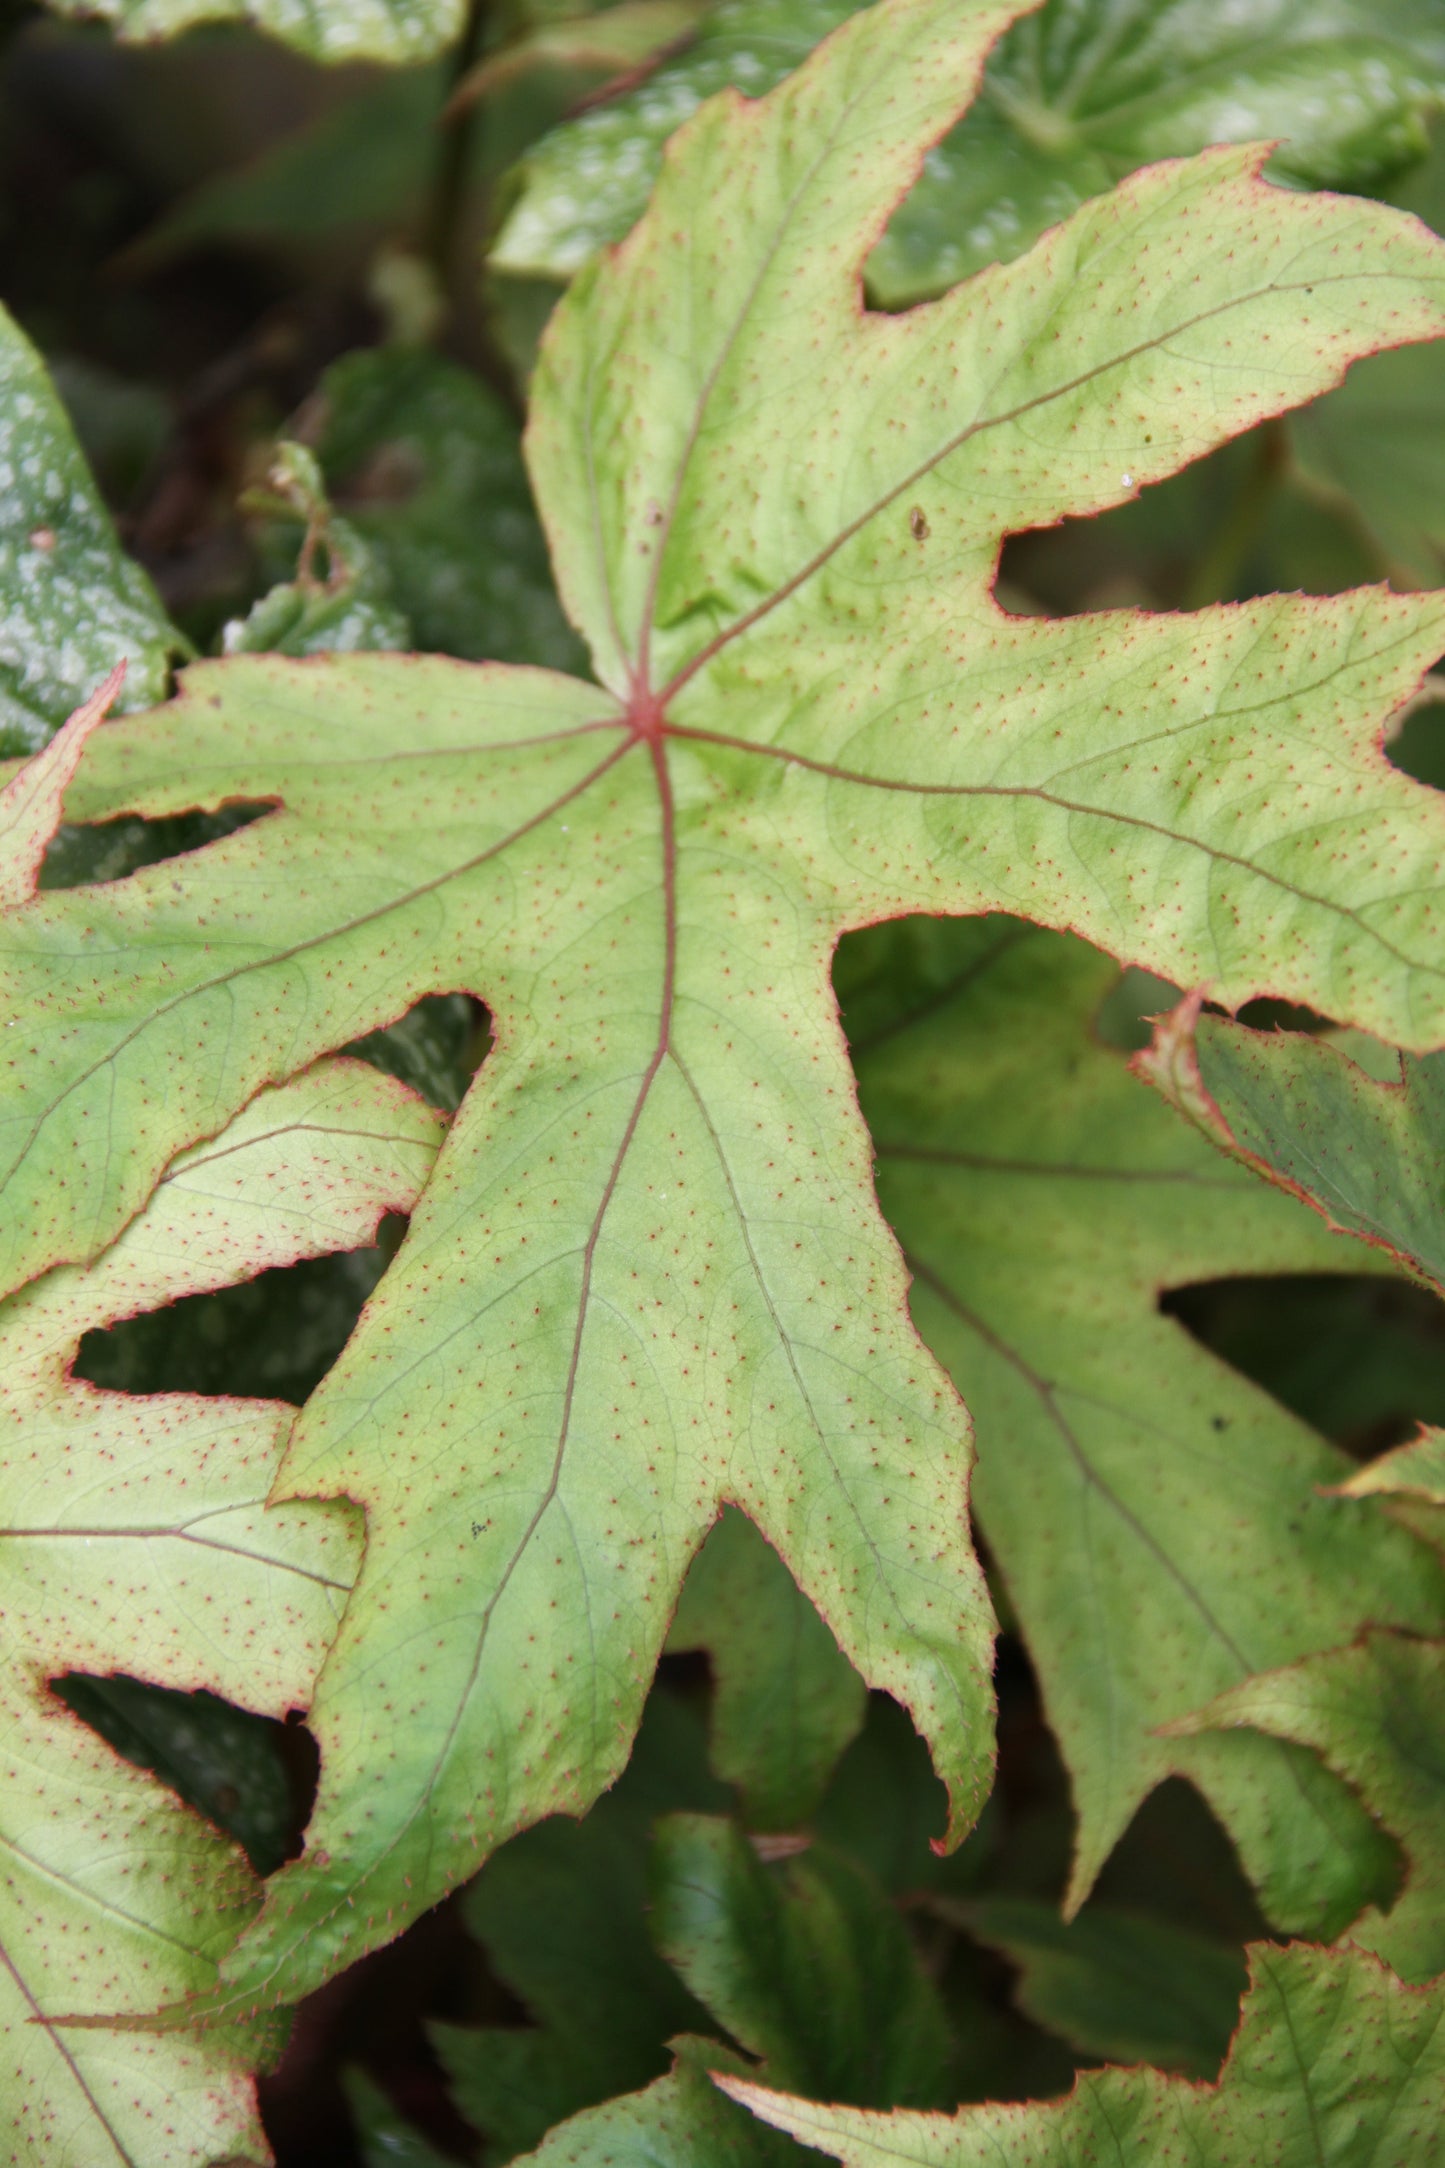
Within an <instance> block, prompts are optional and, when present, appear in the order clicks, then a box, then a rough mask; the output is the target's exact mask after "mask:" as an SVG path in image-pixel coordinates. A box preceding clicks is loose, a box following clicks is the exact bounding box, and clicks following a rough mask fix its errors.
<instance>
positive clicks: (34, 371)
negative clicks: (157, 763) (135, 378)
mask: <svg viewBox="0 0 1445 2168" xmlns="http://www.w3.org/2000/svg"><path fill="white" fill-rule="evenodd" d="M180 645H181V641H180V637H179V635H178V634H177V633H176V632H175V631H174V629H173V628H172V626H171V625H170V623H169V621H168V620H167V617H166V614H165V612H164V610H163V609H162V608H161V605H160V601H159V599H158V597H157V595H156V593H155V590H154V588H153V587H152V586H151V583H150V581H149V580H148V579H147V578H146V576H145V574H144V572H142V570H141V568H140V566H139V565H137V564H134V563H132V561H131V560H130V559H129V558H128V557H127V556H126V555H125V553H124V552H123V550H122V549H121V546H120V543H119V541H118V540H117V539H116V533H115V529H114V528H113V527H112V525H111V522H110V515H109V514H108V512H107V511H106V509H105V506H104V505H103V504H102V502H101V499H100V493H99V491H98V490H97V489H96V486H95V482H94V480H93V479H92V477H91V474H90V472H89V469H88V468H87V466H86V464H85V459H84V457H83V455H82V453H81V450H80V447H79V445H78V444H77V443H76V441H75V435H74V432H73V430H72V429H71V426H70V421H69V418H68V416H67V415H66V412H65V409H64V407H63V406H62V405H61V403H60V400H59V398H58V396H57V394H56V391H55V387H54V385H53V384H52V383H51V381H50V378H49V376H48V374H47V373H46V369H45V364H44V363H43V362H42V360H41V359H40V356H39V355H38V354H37V353H36V351H35V349H34V347H33V346H32V345H31V344H30V341H29V340H28V339H27V338H26V337H25V335H24V333H23V332H21V331H20V329H19V328H18V327H17V325H16V324H15V323H14V321H13V319H12V318H11V317H10V316H8V315H7V314H6V312H5V311H4V310H3V309H0V757H3V756H5V755H8V754H14V753H27V752H33V751H34V750H35V749H36V748H37V747H39V746H42V745H44V744H45V743H46V741H47V740H48V739H49V738H51V737H52V736H53V735H54V733H55V732H56V730H58V729H59V727H60V725H61V724H62V723H63V722H64V721H65V718H66V716H67V715H68V714H69V713H70V712H71V710H72V709H73V708H75V707H78V706H79V705H80V704H81V702H82V701H83V700H85V699H86V698H87V697H88V696H89V695H90V694H91V693H92V692H93V691H94V689H95V687H96V685H97V684H98V683H99V681H100V680H101V679H102V678H103V677H104V676H105V675H106V673H107V672H108V671H110V670H113V669H114V668H115V666H116V664H117V663H120V662H124V663H125V665H126V674H125V685H124V690H123V693H122V694H121V699H122V704H123V705H124V706H125V707H127V708H132V709H134V708H143V707H146V706H148V705H149V704H150V702H152V701H154V700H159V699H162V698H163V697H164V694H165V689H166V678H167V674H168V671H169V668H170V658H171V655H172V654H173V653H174V652H175V650H176V649H177V648H178V647H179V646H180Z"/></svg>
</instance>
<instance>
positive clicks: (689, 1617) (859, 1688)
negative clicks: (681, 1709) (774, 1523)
mask: <svg viewBox="0 0 1445 2168" xmlns="http://www.w3.org/2000/svg"><path fill="white" fill-rule="evenodd" d="M667 1646H668V1648H669V1649H675V1650H684V1649H706V1651H707V1653H708V1657H709V1660H710V1662H711V1665H712V1675H713V1703H712V1759H713V1766H714V1768H715V1769H716V1770H717V1773H718V1775H719V1776H720V1777H723V1778H725V1779H726V1781H727V1782H728V1783H730V1784H735V1785H736V1786H737V1787H738V1791H739V1793H740V1795H741V1804H742V1812H743V1816H744V1819H745V1820H746V1821H747V1822H748V1823H749V1824H750V1825H751V1826H752V1827H753V1828H754V1829H765V1830H766V1829H771V1830H781V1829H795V1828H798V1827H800V1826H801V1825H802V1824H803V1823H805V1822H807V1821H809V1820H811V1818H812V1816H813V1815H814V1813H815V1812H816V1811H817V1808H818V1806H819V1803H820V1802H821V1800H822V1797H823V1794H824V1792H825V1791H826V1789H827V1786H828V1780H829V1778H830V1777H831V1775H832V1773H833V1769H834V1765H835V1764H836V1762H837V1760H838V1757H839V1756H840V1755H841V1754H842V1752H843V1750H844V1748H845V1747H846V1746H847V1745H848V1743H849V1741H850V1740H851V1739H853V1738H854V1737H855V1736H856V1734H857V1732H858V1731H859V1729H860V1727H861V1725H862V1722H863V1712H864V1706H865V1701H866V1695H865V1692H864V1687H863V1681H862V1680H861V1679H860V1678H859V1676H858V1674H857V1672H856V1671H854V1669H853V1667H852V1666H851V1664H849V1663H848V1661H847V1659H846V1658H845V1657H844V1656H842V1655H841V1654H840V1652H839V1649H838V1644H837V1642H836V1641H835V1640H834V1639H833V1636H832V1635H831V1634H830V1633H829V1631H828V1629H827V1627H826V1626H825V1625H824V1624H823V1622H822V1620H821V1619H820V1618H819V1617H818V1614H817V1612H816V1611H815V1610H814V1609H813V1607H812V1605H811V1604H810V1603H809V1602H808V1600H807V1598H806V1597H805V1596H803V1595H802V1594H801V1593H800V1592H799V1590H798V1588H797V1586H796V1585H795V1583H794V1581H793V1579H792V1576H791V1575H790V1574H789V1572H788V1569H787V1567H786V1566H785V1565H784V1564H783V1562H782V1560H781V1559H780V1558H779V1557H778V1555H777V1553H776V1552H775V1551H773V1550H771V1549H770V1548H769V1546H768V1545H767V1544H766V1543H765V1542H764V1541H763V1539H762V1537H761V1536H760V1535H759V1534H758V1532H757V1530H756V1528H754V1527H753V1525H752V1523H751V1522H750V1521H749V1520H747V1519H746V1518H745V1517H744V1516H743V1515H742V1514H741V1513H733V1512H728V1513H725V1514H724V1515H723V1517H722V1519H721V1521H720V1522H719V1523H718V1525H717V1527H716V1528H714V1530H713V1532H712V1534H711V1535H710V1536H709V1537H708V1539H707V1541H706V1543H704V1545H703V1547H702V1549H701V1550H700V1551H699V1552H698V1555H697V1557H696V1558H695V1559H694V1560H693V1563H692V1569H691V1571H690V1572H689V1574H688V1577H687V1579H686V1581H684V1583H683V1587H682V1596H681V1599H680V1601H679V1603H678V1607H677V1612H676V1615H675V1617H674V1618H673V1622H672V1630H671V1632H670V1633H669V1635H668V1638H667Z"/></svg>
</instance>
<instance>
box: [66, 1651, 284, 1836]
mask: <svg viewBox="0 0 1445 2168" xmlns="http://www.w3.org/2000/svg"><path fill="white" fill-rule="evenodd" d="M51 1691H52V1692H53V1693H54V1694H55V1695H56V1696H57V1697H58V1698H59V1699H60V1700H61V1701H63V1702H64V1703H65V1705H66V1707H67V1708H68V1709H72V1710H74V1712H75V1714H76V1715H77V1716H78V1717H80V1718H81V1720H82V1721H83V1722H84V1723H86V1724H88V1725H89V1726H90V1728H91V1730H92V1731H97V1732H99V1734H100V1736H101V1738H102V1739H104V1740H105V1741H106V1743H107V1744H108V1745H110V1746H112V1747H114V1749H115V1751H116V1753H117V1754H120V1755H121V1756H123V1757H124V1759H125V1760H126V1761H128V1762H131V1763H133V1764H134V1766H135V1767H136V1768H138V1769H149V1770H152V1771H153V1772H154V1773H155V1775H156V1776H158V1777H159V1778H160V1780H161V1782H162V1783H163V1784H165V1785H167V1786H169V1788H170V1790H171V1791H173V1792H174V1793H175V1794H176V1796H177V1798H179V1799H181V1800H183V1801H184V1803H185V1804H186V1805H187V1806H188V1807H193V1808H194V1809H195V1811H196V1812H197V1813H198V1814H203V1815H204V1816H205V1817H206V1819H207V1821H209V1822H213V1823H214V1824H215V1826H216V1827H217V1828H218V1829H222V1830H224V1831H225V1833H226V1835H227V1836H229V1837H234V1838H235V1839H236V1841H237V1842H238V1843H239V1844H240V1845H241V1846H242V1847H243V1849H244V1851H245V1853H246V1857H247V1858H248V1859H249V1860H250V1862H251V1865H252V1867H253V1868H254V1869H255V1871H256V1873H257V1874H260V1875H267V1874H274V1873H275V1872H276V1869H277V1868H278V1867H279V1866H281V1865H282V1863H283V1862H284V1861H285V1860H288V1859H295V1858H296V1857H297V1856H298V1854H299V1853H300V1851H301V1844H302V1837H303V1833H304V1831H305V1828H306V1824H307V1822H308V1821H309V1820H310V1818H311V1809H312V1806H313V1804H314V1802H315V1798H316V1783H317V1778H318V1777H319V1775H320V1771H321V1757H320V1754H319V1752H318V1751H317V1747H316V1742H315V1740H314V1739H313V1738H312V1736H311V1733H310V1732H309V1731H308V1730H307V1728H306V1725H305V1721H304V1719H303V1717H302V1716H301V1715H300V1713H299V1712H293V1713H292V1715H291V1717H290V1718H288V1719H287V1721H286V1722H284V1723H282V1722H281V1721H279V1720H278V1719H277V1718H275V1717H269V1716H257V1715H255V1714H254V1713H253V1712H252V1711H251V1710H249V1709H238V1708H236V1707H235V1705H234V1704H233V1703H231V1702H229V1701H223V1700H221V1699H220V1697H219V1696H218V1695H216V1694H212V1693H208V1692H207V1691H206V1690H205V1689H202V1690H201V1691H200V1692H199V1693H194V1694H187V1693H181V1692H177V1691H175V1690H174V1689H173V1688H170V1687H165V1686H152V1685H149V1684H148V1683H147V1682H146V1681H145V1680H144V1679H132V1678H127V1677H126V1676H125V1675H124V1673H116V1674H113V1675H112V1676H110V1677H108V1678H93V1677H91V1676H89V1675H88V1674H86V1673H84V1672H68V1673H67V1674H66V1675H65V1677H64V1678H60V1679H56V1680H54V1681H52V1684H51Z"/></svg>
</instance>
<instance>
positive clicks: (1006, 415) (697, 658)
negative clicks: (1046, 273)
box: [661, 273, 1369, 702]
mask: <svg viewBox="0 0 1445 2168" xmlns="http://www.w3.org/2000/svg"><path fill="white" fill-rule="evenodd" d="M1359 275H1360V276H1367V275H1369V274H1365V273H1361V274H1359ZM1318 284H1319V281H1318V280H1312V281H1309V282H1306V281H1305V280H1303V279H1295V280H1289V281H1283V280H1282V281H1280V282H1278V283H1277V284H1272V285H1271V286H1270V287H1269V288H1268V289H1267V291H1266V292H1261V291H1258V290H1255V291H1251V292H1249V293H1245V294H1232V295H1231V296H1230V297H1229V299H1228V300H1227V301H1221V302H1218V303H1216V304H1215V306H1214V307H1212V308H1208V309H1201V310H1199V312H1198V313H1197V314H1196V315H1194V316H1187V317H1185V318H1184V319H1183V320H1182V321H1181V322H1179V323H1177V324H1170V325H1169V326H1168V328H1167V330H1166V331H1165V332H1163V333H1161V334H1159V335H1158V336H1156V337H1154V338H1150V339H1141V340H1140V341H1139V343H1138V344H1137V345H1136V346H1129V347H1125V348H1124V350H1123V352H1122V353H1118V354H1111V355H1110V357H1109V358H1108V360H1107V361H1101V362H1098V363H1096V364H1095V366H1094V367H1093V368H1091V369H1083V370H1081V371H1080V372H1079V374H1078V375H1077V376H1072V377H1067V378H1065V380H1064V381H1063V383H1061V384H1054V385H1051V386H1050V387H1049V389H1048V390H1046V391H1041V392H1038V393H1036V394H1035V395H1034V397H1033V398H1031V399H1024V400H1022V401H1021V402H1020V403H1019V405H1017V406H1014V407H1009V408H1007V409H1005V411H1004V412H1003V413H1001V414H989V415H986V416H984V417H983V418H982V419H980V420H976V421H971V422H966V423H965V424H964V426H963V428H962V429H959V430H956V431H955V432H954V434H953V435H952V436H951V437H949V438H947V439H945V441H944V442H943V443H942V444H941V445H940V446H939V448H938V450H937V451H936V452H930V453H929V455H928V457H927V458H926V459H922V460H920V461H919V462H918V464H917V466H915V467H913V468H911V469H910V470H909V472H908V473H907V474H905V475H904V477H903V479H902V480H901V481H899V482H895V483H894V484H893V486H892V488H891V489H886V490H885V491H884V492H883V493H882V495H881V496H879V497H875V498H874V500H873V502H872V503H871V504H868V505H865V506H864V508H863V510H862V511H861V512H859V513H858V515H857V517H856V518H854V519H851V520H849V522H848V524H847V525H846V526H845V527H842V528H840V529H839V531H838V533H837V534H836V535H834V536H833V538H832V540H831V541H829V542H825V543H824V544H823V546H822V548H821V549H820V550H817V551H815V553H814V554H813V556H811V557H810V558H809V559H808V561H807V563H806V564H804V565H802V566H800V567H799V569H798V570H797V571H796V572H794V573H793V574H792V575H791V577H790V578H788V579H786V580H784V581H783V582H782V584H781V585H780V586H778V587H775V588H774V589H773V591H772V593H771V594H770V595H764V597H763V599H762V601H761V602H758V603H755V604H754V606H753V608H752V609H750V610H746V611H744V613H743V615H742V616H741V617H738V618H734V620H733V622H732V624H731V625H725V626H724V627H723V629H722V631H721V632H718V633H715V634H714V635H713V637H712V639H710V640H709V641H708V642H707V643H706V645H705V646H703V647H701V648H699V649H698V651H697V653H696V654H695V655H694V656H693V657H692V659H691V661H690V662H686V663H684V664H683V666H682V668H681V669H680V670H679V671H678V672H677V673H676V675H675V676H674V677H673V678H672V679H671V680H670V681H669V683H668V685H667V686H666V688H665V690H664V691H663V693H662V695H661V698H662V700H663V701H664V702H667V701H669V700H671V699H672V698H673V696H674V694H676V693H679V692H681V690H682V688H683V686H684V685H686V684H687V682H688V680H689V679H690V678H692V677H695V676H696V674H697V672H698V671H699V670H701V669H703V668H705V667H706V665H707V664H708V663H710V662H711V661H712V660H713V658H714V656H715V655H717V654H719V653H720V652H721V650H722V649H723V648H725V647H728V646H730V645H731V644H732V642H733V641H734V640H738V639H741V638H742V636H743V634H744V633H746V632H750V631H751V630H752V628H753V626H754V625H756V624H757V623H758V622H759V621H760V620H761V619H762V618H765V617H768V616H770V615H771V613H772V612H773V611H774V610H776V609H778V608H779V607H780V605H781V604H782V603H784V602H786V601H787V600H788V597H789V596H790V595H793V594H796V593H797V591H798V589H799V588H800V587H802V586H803V585H804V584H805V583H806V582H807V581H808V580H810V579H812V577H813V575H814V573H815V572H821V571H822V569H823V567H824V565H826V564H827V563H828V562H829V560H830V559H831V558H833V557H834V556H836V555H837V553H838V551H839V550H840V549H842V548H843V547H844V546H845V545H846V544H847V543H849V542H851V541H852V539H853V537H854V535H856V534H860V533H861V532H862V530H863V529H864V528H865V527H866V526H867V525H868V523H869V521H870V520H873V519H876V518H877V516H878V514H879V513H880V512H885V511H886V510H887V509H888V507H889V505H890V504H894V503H896V502H897V500H898V499H899V498H900V497H901V496H903V495H904V494H905V493H906V492H907V491H908V490H910V489H913V488H916V486H917V485H918V483H919V482H921V481H922V480H923V479H924V477H925V476H926V475H929V474H931V473H932V472H933V470H934V468H935V467H937V466H939V465H941V464H942V462H943V461H944V460H945V459H951V458H952V456H953V454H954V453H955V452H957V451H961V450H962V449H963V447H964V445H965V444H967V443H969V442H970V441H971V440H972V439H973V438H974V437H978V436H982V435H983V434H984V432H985V431H986V430H990V429H1002V428H1005V427H1007V426H1008V424H1009V423H1011V422H1017V421H1022V420H1023V419H1024V417H1025V416H1026V415H1029V414H1033V413H1037V412H1038V411H1039V410H1040V409H1041V408H1043V407H1046V406H1048V405H1049V404H1050V403H1051V402H1052V401H1053V400H1055V399H1066V398H1068V397H1069V396H1070V394H1071V393H1073V392H1076V391H1082V390H1083V389H1084V387H1085V386H1086V385H1088V384H1093V383H1097V382H1098V380H1099V379H1100V378H1101V377H1104V376H1107V375H1108V374H1109V372H1110V370H1111V369H1121V368H1124V367H1125V366H1126V365H1127V364H1128V363H1129V362H1131V361H1137V360H1138V358H1139V357H1140V355H1142V354H1149V353H1153V352H1154V351H1156V350H1157V349H1159V348H1161V347H1163V346H1164V345H1165V344H1166V343H1167V342H1168V341H1169V340H1172V339H1177V338H1180V337H1182V336H1183V335H1184V334H1185V333H1186V332H1190V331H1194V330H1197V329H1198V327H1199V326H1200V325H1201V324H1207V323H1210V322H1211V321H1212V320H1213V319H1214V318H1215V317H1217V316H1225V315H1228V313H1229V312H1230V310H1232V309H1237V308H1243V307H1245V306H1247V305H1248V304H1249V303H1250V302H1252V301H1260V300H1263V299H1265V298H1267V296H1268V297H1272V296H1273V295H1275V294H1287V293H1295V292H1305V293H1308V292H1310V291H1311V290H1312V288H1313V287H1314V286H1315V285H1318Z"/></svg>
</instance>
